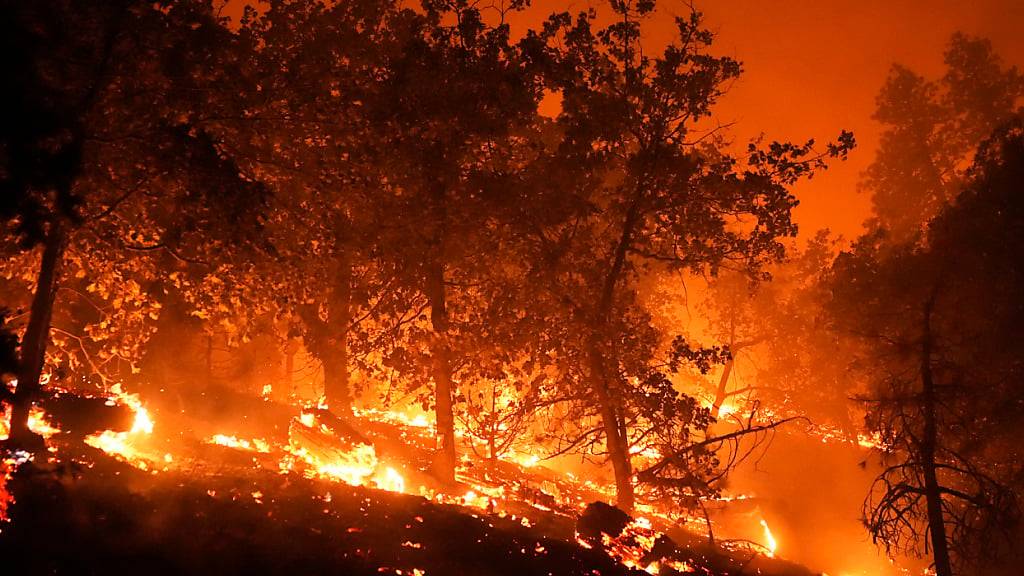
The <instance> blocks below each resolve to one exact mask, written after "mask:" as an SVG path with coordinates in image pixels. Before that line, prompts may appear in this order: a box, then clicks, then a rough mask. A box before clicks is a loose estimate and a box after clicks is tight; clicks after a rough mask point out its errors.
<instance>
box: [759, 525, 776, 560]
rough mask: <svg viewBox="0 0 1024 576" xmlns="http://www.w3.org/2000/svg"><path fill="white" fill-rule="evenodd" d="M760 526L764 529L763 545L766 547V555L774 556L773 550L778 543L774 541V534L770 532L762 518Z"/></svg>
mask: <svg viewBox="0 0 1024 576" xmlns="http://www.w3.org/2000/svg"><path fill="white" fill-rule="evenodd" d="M761 528H762V529H764V546H765V548H767V549H768V552H767V554H766V556H768V557H769V558H774V557H775V550H776V549H777V548H778V547H779V543H778V542H776V541H775V536H774V535H773V534H772V530H771V528H769V527H768V522H766V521H765V519H764V518H762V519H761Z"/></svg>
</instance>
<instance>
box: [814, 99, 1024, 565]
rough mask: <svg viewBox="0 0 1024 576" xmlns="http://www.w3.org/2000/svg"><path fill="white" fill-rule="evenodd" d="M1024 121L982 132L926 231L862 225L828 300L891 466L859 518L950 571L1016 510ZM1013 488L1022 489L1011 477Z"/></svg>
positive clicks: (886, 539) (1003, 528) (897, 546)
mask: <svg viewBox="0 0 1024 576" xmlns="http://www.w3.org/2000/svg"><path fill="white" fill-rule="evenodd" d="M1022 169H1024V136H1022V130H1021V123H1020V120H1019V119H1018V120H1015V121H1013V122H1011V123H1010V124H1009V125H1007V126H1006V127H1004V128H1002V129H1000V130H999V131H997V132H996V133H995V135H994V136H993V137H992V138H991V139H989V140H988V141H986V142H985V143H983V144H982V146H981V148H980V151H979V153H978V156H977V159H976V161H975V164H974V165H973V166H972V168H971V169H970V170H968V171H967V178H968V180H967V185H966V188H965V189H964V191H963V192H961V194H960V195H959V196H958V197H957V199H956V201H955V203H953V204H952V205H950V206H948V207H947V208H945V209H944V210H943V211H942V212H940V213H939V214H938V215H937V217H936V218H934V219H933V220H932V222H931V223H930V225H929V228H928V232H927V236H926V237H925V238H924V239H922V240H920V241H918V240H917V239H916V238H912V239H910V240H908V241H907V242H906V243H904V244H901V245H898V246H897V247H892V246H889V247H888V248H884V249H883V246H884V245H885V244H886V243H887V242H888V240H886V239H882V238H879V237H878V235H877V234H876V235H872V236H867V237H865V238H863V239H861V240H860V241H858V243H857V244H856V245H855V247H854V249H853V250H851V251H850V252H847V253H844V254H843V255H841V256H840V257H839V258H838V259H837V261H836V263H835V264H834V266H833V272H832V277H831V278H830V286H831V287H832V290H833V293H834V294H835V299H834V302H833V303H832V312H833V314H834V317H835V318H836V322H837V323H838V324H837V325H838V327H839V328H840V329H842V330H847V331H849V332H852V333H854V334H856V335H857V336H858V337H859V338H860V339H861V340H862V343H863V349H862V355H861V362H860V365H859V369H860V371H861V373H862V374H863V375H864V376H865V377H866V378H867V380H868V382H869V384H870V390H871V392H870V393H869V394H867V395H865V396H864V397H863V399H862V401H863V402H864V403H865V404H866V407H867V415H868V417H867V424H868V426H869V428H870V429H871V430H873V431H875V432H877V433H879V434H880V436H881V438H882V440H883V443H884V445H885V452H884V454H883V459H884V460H885V461H886V462H887V464H888V465H887V467H886V468H885V470H884V471H883V473H882V474H881V475H880V476H879V478H878V480H877V481H876V483H875V486H874V489H873V490H872V493H871V495H870V496H869V498H868V500H867V501H866V502H865V523H866V525H867V527H868V529H869V530H870V531H871V533H872V535H873V537H874V538H875V540H876V542H880V543H882V544H884V545H885V546H886V548H887V549H891V550H906V551H912V552H915V551H916V552H921V551H923V552H924V553H927V554H931V556H932V559H933V565H934V568H935V570H936V573H937V574H939V575H942V576H949V575H951V574H953V573H954V572H960V573H963V572H964V571H966V570H974V569H977V568H978V567H979V566H983V565H990V564H991V563H993V562H996V561H998V559H999V556H1000V554H997V552H1004V553H1005V552H1006V549H1007V547H1010V548H1012V546H1008V543H1009V541H1010V540H1007V541H1006V542H1007V543H1006V544H1003V545H1002V546H1001V545H1000V542H1001V539H1000V538H999V536H1000V534H1001V533H1006V532H1007V531H1010V530H1013V529H1014V528H1013V527H1014V525H1015V523H1016V522H1017V517H1018V512H1017V510H1018V504H1017V496H1016V494H1015V491H1014V490H1013V489H1012V487H1013V486H1014V485H1015V483H1016V482H1018V480H1016V479H1017V478H1019V474H1020V470H1019V465H1018V464H1017V462H1019V460H1017V459H1016V458H1017V456H1018V455H1017V448H1016V447H1011V446H1016V442H1015V441H1013V440H1010V439H1009V437H1008V435H1010V436H1015V435H1016V434H1017V432H1018V431H1019V424H1020V422H1019V417H1015V416H1010V415H1009V414H1008V413H1007V412H1006V406H1007V405H1009V406H1015V407H1018V408H1019V406H1021V398H1020V393H1019V390H1015V389H1013V388H1012V387H1008V383H1009V382H1013V381H1016V382H1019V376H1020V375H1019V370H1020V366H1019V361H1018V360H1016V359H1013V358H1019V353H1020V350H1019V340H1018V339H1017V338H1018V333H1019V330H1020V328H1019V324H1018V319H1019V318H1020V314H1021V306H1020V303H1019V299H1020V295H1021V293H1022V292H1021V291H1022V287H1024V285H1022V284H1021V278H1020V272H1019V270H1017V268H1018V267H1017V265H1016V258H1015V256H1014V255H1011V254H1010V253H1009V251H1008V250H1007V249H1006V246H1011V245H1016V243H1018V242H1019V241H1020V238H1019V235H1020V230H1021V229H1022V228H1021V226H1020V218H1021V209H1020V206H1019V204H1020V198H1021V196H1020V194H1019V180H1018V178H1020V175H1021V170H1022ZM1018 489H1019V488H1018Z"/></svg>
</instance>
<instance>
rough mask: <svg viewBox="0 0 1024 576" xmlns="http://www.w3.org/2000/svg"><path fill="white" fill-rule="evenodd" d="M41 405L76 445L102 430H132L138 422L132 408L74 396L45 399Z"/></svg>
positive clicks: (62, 394) (82, 396) (56, 396)
mask: <svg viewBox="0 0 1024 576" xmlns="http://www.w3.org/2000/svg"><path fill="white" fill-rule="evenodd" d="M40 405H41V406H42V408H43V409H44V410H45V411H46V413H47V414H48V415H49V417H50V418H51V420H52V421H53V422H57V423H59V424H60V428H61V430H63V431H65V433H67V434H69V435H70V439H71V440H75V441H81V440H82V439H84V438H85V437H86V436H88V435H90V434H94V433H96V432H100V431H103V430H130V429H131V428H132V423H133V422H134V420H135V412H134V410H132V409H131V407H129V406H125V405H122V404H113V403H111V402H110V401H109V400H108V399H107V398H97V397H93V396H84V395H80V394H75V393H73V392H64V393H60V394H55V395H53V396H51V397H48V398H45V399H43V400H42V401H41V402H40Z"/></svg>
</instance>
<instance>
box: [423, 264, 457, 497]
mask: <svg viewBox="0 0 1024 576" xmlns="http://www.w3.org/2000/svg"><path fill="white" fill-rule="evenodd" d="M428 274H429V278H428V279H427V299H428V300H429V301H430V323H431V327H432V329H433V331H434V335H433V340H432V342H431V351H430V353H431V356H432V357H433V372H432V376H433V380H434V413H435V417H436V422H437V437H438V444H439V445H438V454H437V460H436V461H435V466H434V468H435V472H436V473H437V475H438V476H439V477H440V479H442V480H445V481H450V482H454V481H455V464H456V463H457V462H458V455H457V454H456V450H455V413H454V410H453V408H452V392H453V391H454V385H453V381H452V368H451V349H450V348H449V343H448V308H447V305H446V301H445V297H446V294H445V285H444V266H443V265H442V264H441V263H440V262H437V263H435V264H433V265H432V266H431V269H430V270H429V272H428Z"/></svg>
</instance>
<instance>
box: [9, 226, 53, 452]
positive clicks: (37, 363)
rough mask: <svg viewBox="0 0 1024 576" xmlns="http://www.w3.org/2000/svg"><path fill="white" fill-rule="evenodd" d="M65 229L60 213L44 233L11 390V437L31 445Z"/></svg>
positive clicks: (25, 444) (34, 437)
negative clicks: (32, 413) (30, 422)
mask: <svg viewBox="0 0 1024 576" xmlns="http://www.w3.org/2000/svg"><path fill="white" fill-rule="evenodd" d="M64 238H65V236H64V230H63V227H62V223H61V221H60V217H56V218H54V220H53V222H52V223H51V224H50V229H49V231H48V233H47V235H46V243H45V245H44V248H43V257H42V261H41V262H40V264H39V274H38V276H37V279H36V291H35V294H34V295H33V297H32V307H31V311H30V313H29V321H28V327H27V328H26V330H25V335H24V337H23V338H22V340H21V366H20V369H19V371H18V388H17V390H16V391H15V393H14V401H13V406H12V412H11V431H10V439H11V442H12V443H14V444H20V445H24V446H31V445H33V444H38V441H39V439H38V437H36V436H35V434H34V433H33V432H32V431H31V430H29V428H28V417H29V413H30V411H31V410H32V403H33V402H34V401H35V400H36V398H38V396H39V393H40V391H41V385H40V382H39V379H40V376H41V375H42V372H43V363H44V360H45V359H46V346H47V343H48V341H49V337H50V320H51V318H52V316H53V301H54V298H55V297H56V295H57V286H58V285H59V279H60V268H61V261H62V259H63V255H64Z"/></svg>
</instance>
